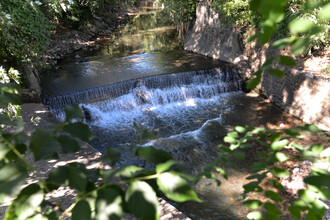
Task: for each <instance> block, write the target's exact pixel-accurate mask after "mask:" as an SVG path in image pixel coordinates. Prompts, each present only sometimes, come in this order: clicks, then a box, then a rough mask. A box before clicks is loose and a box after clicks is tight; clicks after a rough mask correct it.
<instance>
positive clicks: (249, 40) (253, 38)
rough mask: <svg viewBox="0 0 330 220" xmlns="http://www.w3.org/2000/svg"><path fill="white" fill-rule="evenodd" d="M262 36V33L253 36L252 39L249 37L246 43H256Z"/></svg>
mask: <svg viewBox="0 0 330 220" xmlns="http://www.w3.org/2000/svg"><path fill="white" fill-rule="evenodd" d="M260 36H261V34H260V33H257V34H255V35H253V36H252V37H249V38H248V39H247V40H246V43H250V42H252V41H255V40H256V39H257V38H259V37H260Z"/></svg>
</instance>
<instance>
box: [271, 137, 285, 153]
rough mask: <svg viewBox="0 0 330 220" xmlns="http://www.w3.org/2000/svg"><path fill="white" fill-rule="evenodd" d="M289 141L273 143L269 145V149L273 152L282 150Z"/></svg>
mask: <svg viewBox="0 0 330 220" xmlns="http://www.w3.org/2000/svg"><path fill="white" fill-rule="evenodd" d="M288 143H289V141H288V140H287V139H284V140H280V141H275V142H273V143H272V144H271V146H270V147H271V149H272V150H274V151H278V150H282V149H283V148H284V147H285V146H286V145H288Z"/></svg>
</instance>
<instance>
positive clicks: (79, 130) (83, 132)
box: [63, 122, 94, 141]
mask: <svg viewBox="0 0 330 220" xmlns="http://www.w3.org/2000/svg"><path fill="white" fill-rule="evenodd" d="M63 130H64V131H66V132H68V133H69V134H71V135H72V136H73V137H77V138H79V139H80V140H82V141H90V140H91V139H92V138H93V137H94V135H93V133H92V132H91V130H90V129H89V127H88V125H86V124H84V123H82V122H75V123H72V124H68V125H65V126H64V128H63Z"/></svg>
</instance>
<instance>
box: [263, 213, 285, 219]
mask: <svg viewBox="0 0 330 220" xmlns="http://www.w3.org/2000/svg"><path fill="white" fill-rule="evenodd" d="M265 220H281V218H280V217H279V216H278V215H274V214H267V215H265Z"/></svg>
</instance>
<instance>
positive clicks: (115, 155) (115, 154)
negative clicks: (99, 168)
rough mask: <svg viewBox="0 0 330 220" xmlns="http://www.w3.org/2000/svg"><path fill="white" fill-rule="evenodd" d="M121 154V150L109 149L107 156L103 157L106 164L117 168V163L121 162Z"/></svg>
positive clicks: (106, 152)
mask: <svg viewBox="0 0 330 220" xmlns="http://www.w3.org/2000/svg"><path fill="white" fill-rule="evenodd" d="M120 158H121V153H120V151H119V150H117V149H114V148H111V147H107V149H106V151H105V154H104V155H103V157H102V161H103V162H104V163H107V164H110V166H115V165H116V163H118V162H119V161H120Z"/></svg>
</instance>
